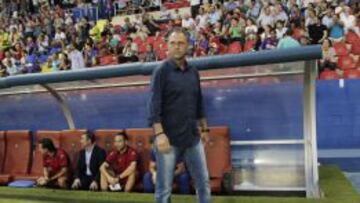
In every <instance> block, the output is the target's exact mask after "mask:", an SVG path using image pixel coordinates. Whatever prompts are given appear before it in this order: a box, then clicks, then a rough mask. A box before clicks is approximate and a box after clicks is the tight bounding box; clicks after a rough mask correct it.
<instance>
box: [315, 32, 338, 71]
mask: <svg viewBox="0 0 360 203" xmlns="http://www.w3.org/2000/svg"><path fill="white" fill-rule="evenodd" d="M321 48H322V56H323V57H322V59H320V60H319V73H321V72H322V71H323V70H325V68H327V69H329V70H335V69H336V61H337V57H336V53H335V50H334V48H333V47H332V43H331V41H330V40H329V39H325V40H324V41H323V43H322V46H321Z"/></svg>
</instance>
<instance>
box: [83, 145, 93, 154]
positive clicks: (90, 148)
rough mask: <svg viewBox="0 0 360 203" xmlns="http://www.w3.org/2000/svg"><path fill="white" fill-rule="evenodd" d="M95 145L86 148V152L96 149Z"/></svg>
mask: <svg viewBox="0 0 360 203" xmlns="http://www.w3.org/2000/svg"><path fill="white" fill-rule="evenodd" d="M94 146H95V145H91V146H90V147H86V148H85V152H88V153H90V152H92V151H93V149H94Z"/></svg>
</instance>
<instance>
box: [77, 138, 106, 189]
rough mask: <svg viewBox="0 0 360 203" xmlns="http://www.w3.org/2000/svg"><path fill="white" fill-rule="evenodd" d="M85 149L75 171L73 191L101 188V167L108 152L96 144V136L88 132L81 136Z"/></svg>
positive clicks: (80, 155) (80, 154) (81, 152)
mask: <svg viewBox="0 0 360 203" xmlns="http://www.w3.org/2000/svg"><path fill="white" fill-rule="evenodd" d="M80 143H81V145H82V147H83V149H82V150H80V153H79V159H78V162H77V166H76V169H75V180H74V182H73V184H72V189H81V190H98V189H99V188H100V166H101V165H102V164H103V163H104V161H105V158H106V152H105V150H104V149H102V148H100V147H98V146H97V145H96V144H95V135H94V134H93V133H92V132H90V131H88V132H87V133H84V134H83V135H81V140H80Z"/></svg>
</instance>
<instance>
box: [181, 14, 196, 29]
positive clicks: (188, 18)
mask: <svg viewBox="0 0 360 203" xmlns="http://www.w3.org/2000/svg"><path fill="white" fill-rule="evenodd" d="M193 25H195V21H194V19H193V18H192V17H191V16H190V14H185V17H184V18H183V19H182V22H181V27H183V28H186V29H189V28H190V27H191V26H193Z"/></svg>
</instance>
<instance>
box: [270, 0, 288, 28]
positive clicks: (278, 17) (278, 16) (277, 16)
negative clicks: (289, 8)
mask: <svg viewBox="0 0 360 203" xmlns="http://www.w3.org/2000/svg"><path fill="white" fill-rule="evenodd" d="M273 13H274V14H273V15H274V22H279V21H281V22H283V23H284V24H285V25H286V24H288V20H289V16H288V15H287V14H286V13H285V11H284V10H283V7H282V5H281V4H277V5H276V6H275V8H274V12H273Z"/></svg>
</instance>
